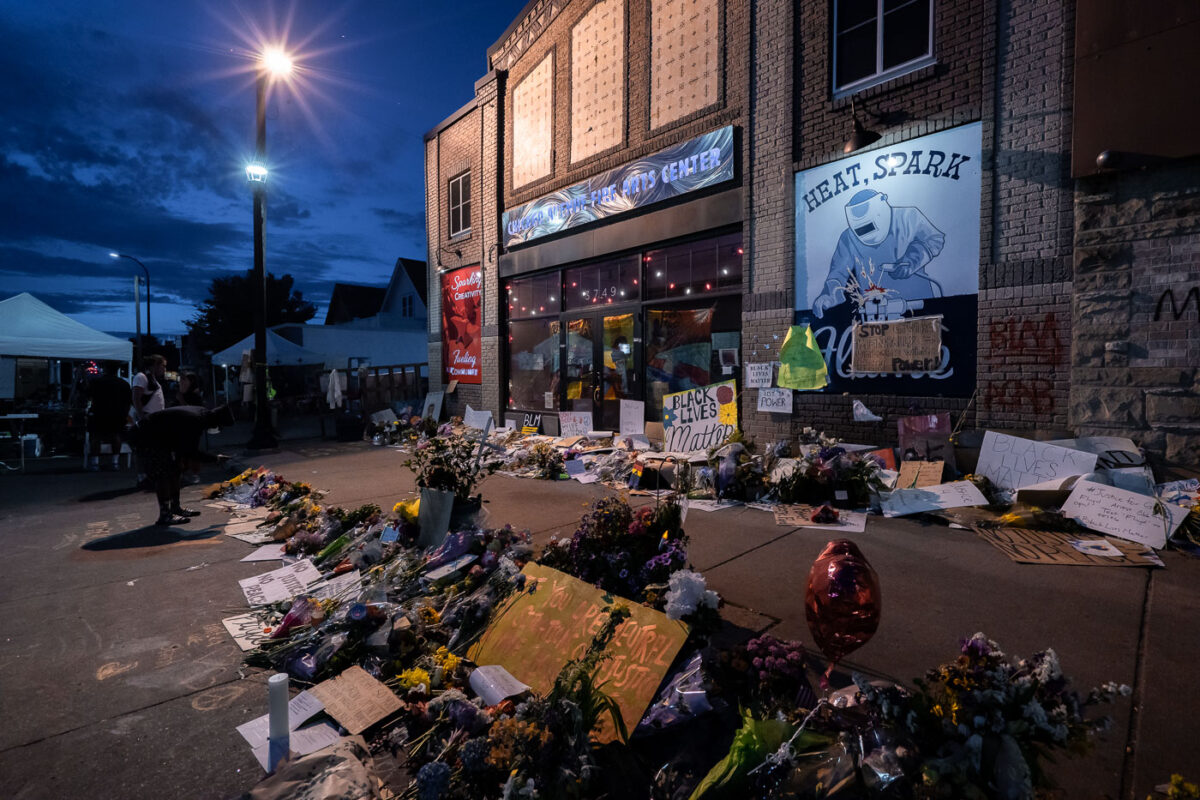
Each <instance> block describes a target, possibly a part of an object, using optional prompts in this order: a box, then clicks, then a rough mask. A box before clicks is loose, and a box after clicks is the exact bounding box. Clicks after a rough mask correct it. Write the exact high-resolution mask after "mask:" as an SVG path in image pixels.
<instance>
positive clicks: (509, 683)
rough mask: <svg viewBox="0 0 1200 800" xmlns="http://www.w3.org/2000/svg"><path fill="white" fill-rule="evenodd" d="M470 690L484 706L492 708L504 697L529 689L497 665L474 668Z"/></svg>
mask: <svg viewBox="0 0 1200 800" xmlns="http://www.w3.org/2000/svg"><path fill="white" fill-rule="evenodd" d="M470 683H471V689H472V690H474V692H475V694H477V695H479V696H480V697H481V698H483V704H484V705H485V706H494V705H496V704H497V703H499V702H500V701H501V700H503V699H504V698H506V697H512V696H514V695H518V694H521V693H522V692H527V691H529V687H528V686H526V685H525V684H523V683H521V682H520V681H519V680H517V679H516V678H514V677H513V676H512V675H510V674H509V672H508V670H506V669H505V668H504V667H502V666H500V665H499V664H486V665H484V666H480V667H476V668H475V671H474V672H472V673H471V678H470Z"/></svg>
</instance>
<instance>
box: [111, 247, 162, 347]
mask: <svg viewBox="0 0 1200 800" xmlns="http://www.w3.org/2000/svg"><path fill="white" fill-rule="evenodd" d="M108 255H109V257H110V258H128V259H129V260H130V261H132V262H133V263H135V264H137V265H138V266H139V267H141V268H142V272H144V273H146V338H147V339H151V338H153V335H152V334H151V333H150V270H148V269H146V265H145V264H143V263H142V262H141V261H139V260H138V259H136V258H134V257H133V256H131V255H127V254H125V253H109V254H108ZM143 344H144V342H142V336H141V332H140V331H139V332H138V356H139V361H140V356H141V355H143V354H144V353H143V350H144V348H143Z"/></svg>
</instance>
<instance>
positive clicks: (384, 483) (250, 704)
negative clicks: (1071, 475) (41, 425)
mask: <svg viewBox="0 0 1200 800" xmlns="http://www.w3.org/2000/svg"><path fill="white" fill-rule="evenodd" d="M290 433H291V434H292V436H304V437H307V436H309V435H311V434H312V433H314V431H312V430H309V429H308V428H304V427H293V428H292V430H291V431H290ZM248 438H249V435H248V430H245V426H241V427H240V428H235V429H233V430H232V431H230V432H227V433H226V434H224V435H222V436H221V437H215V438H214V440H213V442H212V446H213V449H214V450H223V451H225V452H231V453H234V452H237V451H238V450H239V449H240V448H238V447H237V446H236V445H237V444H238V443H241V442H245V441H246V440H247V439H248ZM403 460H404V457H403V455H402V454H400V453H398V452H397V451H395V450H393V449H391V448H388V447H372V446H370V445H368V444H365V443H361V442H351V443H338V442H332V441H323V440H320V439H317V438H289V437H285V439H284V441H283V442H282V444H281V446H280V449H279V450H278V451H276V452H271V453H261V454H257V455H256V456H255V457H254V458H253V460H252V461H251V460H248V459H245V458H242V459H241V463H240V464H239V463H238V462H236V461H235V462H234V464H233V465H232V466H231V467H230V468H231V469H232V468H234V467H238V468H240V467H241V466H248V465H250V464H251V463H254V464H258V463H261V464H266V465H267V466H269V467H271V468H273V469H275V470H277V471H278V472H280V473H281V474H283V475H284V476H286V477H288V478H290V479H293V480H305V481H308V482H310V483H312V484H313V485H314V486H316V487H318V488H320V489H323V490H325V491H326V492H327V502H328V503H331V504H334V505H339V506H343V507H351V508H352V507H355V506H358V505H361V504H363V503H376V504H378V505H380V506H382V507H385V508H387V507H390V506H391V505H392V504H393V503H395V502H396V501H397V500H399V499H402V498H405V497H408V496H411V495H412V494H413V493H414V492H415V486H414V484H413V480H412V475H411V473H409V472H408V471H407V470H405V469H404V468H403V467H402V462H403ZM205 477H206V479H211V480H216V479H219V478H220V477H222V474H221V473H220V472H217V471H216V470H215V468H214V470H210V471H209V472H208V473H206V475H205ZM132 483H133V478H132V473H130V472H128V471H125V472H116V473H110V472H100V473H88V472H83V471H82V470H81V469H80V464H79V462H78V460H59V461H49V462H37V463H33V464H31V465H30V468H29V471H28V472H27V473H25V474H19V473H12V472H7V471H6V472H4V474H0V547H2V548H3V549H2V552H3V555H4V560H3V564H4V566H3V572H2V573H0V575H2V576H3V580H0V620H3V623H4V624H3V628H2V629H0V720H3V721H4V724H3V726H0V796H3V797H6V798H14V800H15V799H17V798H20V799H21V800H26V799H32V798H75V797H88V798H91V797H96V796H101V797H121V798H128V799H129V800H135V799H136V798H155V799H157V798H162V797H183V796H187V797H197V798H208V797H212V798H227V797H234V796H237V795H238V794H240V793H241V792H244V791H247V790H248V789H250V788H251V787H252V786H253V785H254V784H255V783H256V782H258V781H259V780H260V779H261V778H262V777H263V773H262V770H261V769H260V767H259V766H258V764H257V762H256V761H255V760H254V758H253V757H252V756H251V754H250V750H249V748H248V747H247V746H246V744H245V742H244V741H243V740H242V738H241V737H240V736H239V735H238V734H237V732H236V731H235V730H234V729H235V727H236V726H237V725H239V724H241V723H243V722H246V721H247V720H250V719H252V718H254V717H256V716H259V715H261V714H263V713H265V712H266V707H267V706H266V698H267V695H266V673H263V672H261V671H259V670H255V669H249V668H246V667H244V666H242V664H241V655H242V654H241V652H240V651H239V650H238V648H237V647H236V646H235V645H234V643H233V641H232V639H230V637H229V636H228V635H227V634H226V632H225V630H224V628H223V627H222V626H221V619H222V618H223V617H227V616H232V615H234V614H236V613H241V612H242V611H244V598H243V596H242V594H241V591H240V590H239V588H238V584H237V581H238V579H240V578H245V577H249V576H251V575H255V574H258V573H260V572H263V571H264V569H265V567H269V566H271V565H263V564H253V563H241V562H240V559H241V558H242V557H243V556H245V555H246V554H247V553H249V552H250V551H251V550H252V548H251V547H250V546H249V545H246V544H244V543H243V542H240V541H238V540H236V539H232V538H230V537H227V536H224V535H222V533H221V525H222V524H223V522H224V519H225V517H224V515H222V514H221V513H220V512H218V511H215V510H213V509H209V508H204V509H203V514H202V515H201V516H200V517H198V518H197V519H195V520H194V521H193V522H192V523H191V524H190V525H186V526H179V527H176V528H171V529H168V530H166V531H163V530H160V529H157V528H154V527H152V526H151V523H152V522H153V520H154V517H155V515H156V513H157V509H156V506H155V502H154V498H153V495H151V494H148V493H143V492H140V491H136V490H134V489H133V488H132ZM482 492H483V496H484V499H485V510H486V513H487V517H488V524H491V525H497V526H498V525H502V524H504V523H511V524H513V525H514V526H516V527H518V528H528V529H529V530H531V531H532V533H533V536H534V539H535V542H536V543H539V544H541V543H544V542H546V541H548V540H549V539H550V537H551V536H554V535H556V534H557V535H570V534H571V533H572V532H573V531H574V529H575V526H576V523H577V521H578V519H579V517H580V515H581V514H583V513H584V511H585V509H586V507H587V505H588V504H589V503H590V502H591V501H592V500H594V499H595V498H598V497H602V496H604V495H606V494H608V493H610V490H608V489H606V488H604V487H601V486H598V485H595V484H593V485H586V486H585V485H581V484H578V483H576V482H574V481H564V482H558V483H548V482H544V481H535V480H520V479H514V478H509V477H506V476H501V475H495V476H492V477H490V478H488V479H487V480H486V481H485V482H484V483H483V485H482ZM199 494H200V488H199V487H192V488H188V489H185V490H184V493H183V497H184V504H185V505H189V504H190V505H192V506H194V507H197V508H201V507H202V503H200V501H199ZM635 500H636V502H637V503H644V502H653V500H647V499H646V498H635ZM685 527H686V529H687V532H688V535H689V536H690V538H691V545H690V548H689V555H690V558H691V561H692V563H693V565H694V566H695V568H697V569H699V570H700V571H702V572H703V573H704V575H705V576H706V578H707V579H708V584H709V588H712V589H715V590H716V591H717V592H718V593H719V594H720V595H721V597H722V598H723V599H724V601H725V605H724V606H723V608H722V615H723V616H724V617H725V618H726V620H727V621H728V622H729V623H730V624H731V625H732V626H736V627H737V628H740V629H744V630H745V631H747V632H748V631H753V632H761V631H770V632H771V633H773V634H774V635H776V636H779V637H781V638H797V639H800V640H801V641H804V642H805V643H807V644H810V646H811V641H812V639H811V636H810V635H809V633H808V630H807V627H806V625H805V622H804V612H803V605H802V601H803V595H804V588H805V580H806V577H807V574H808V570H809V566H810V565H811V563H812V561H813V559H814V558H815V557H816V556H817V554H818V553H819V552H820V550H821V549H822V547H823V546H824V545H825V543H826V541H827V539H828V537H827V536H826V535H825V534H823V533H821V532H819V531H811V530H805V529H794V528H788V527H783V526H777V525H776V524H775V521H774V518H773V517H772V515H771V514H769V513H766V512H761V511H757V510H753V509H747V508H744V507H742V508H733V509H726V510H721V511H717V512H713V513H705V512H702V511H698V510H692V511H690V512H689V515H688V519H687V523H686V526H685ZM850 538H852V539H854V540H855V541H856V542H857V543H858V544H859V546H860V547H861V549H862V550H863V552H864V554H865V555H866V556H867V558H868V560H869V561H870V562H871V564H872V565H873V566H874V568H875V570H876V572H877V573H878V575H879V580H880V584H881V587H882V597H883V618H882V622H881V624H880V627H879V631H878V633H877V634H876V635H875V637H874V638H873V639H872V640H871V641H870V642H869V643H867V644H866V645H865V646H863V647H862V648H861V649H860V650H858V651H856V652H855V653H853V654H852V655H851V656H850V657H849V658H848V659H847V661H846V662H845V664H844V666H845V667H846V668H847V669H859V670H862V671H865V672H868V673H870V674H874V675H879V676H884V677H890V678H893V679H896V680H899V681H902V682H908V681H910V680H911V679H912V678H914V677H918V676H921V675H922V674H923V673H924V671H925V670H926V669H928V668H930V667H933V666H935V665H937V664H939V663H941V662H943V661H949V660H952V659H953V658H954V657H955V655H956V654H957V649H958V645H959V640H960V639H961V638H963V637H966V636H970V635H971V634H973V633H975V632H976V631H983V632H985V633H986V634H987V635H988V636H990V637H991V638H993V639H995V640H996V641H998V642H999V643H1000V645H1001V647H1002V648H1003V649H1004V650H1005V651H1006V652H1009V653H1013V654H1020V655H1031V654H1033V653H1034V652H1036V651H1039V650H1042V649H1045V648H1047V647H1053V648H1054V649H1055V651H1056V652H1057V653H1058V655H1059V657H1060V659H1061V662H1062V665H1063V669H1064V671H1065V672H1066V673H1067V674H1068V675H1070V676H1071V677H1072V678H1073V680H1074V685H1075V686H1076V687H1077V688H1078V689H1080V690H1081V691H1084V692H1086V690H1087V689H1089V688H1090V687H1092V686H1095V685H1097V684H1099V683H1102V682H1105V681H1108V680H1115V681H1118V682H1122V683H1127V684H1129V685H1130V686H1133V687H1134V695H1133V697H1132V698H1127V699H1124V700H1121V701H1120V702H1118V703H1117V704H1116V705H1115V706H1114V707H1112V708H1111V709H1110V711H1111V713H1112V715H1113V717H1114V724H1113V727H1112V728H1111V730H1110V731H1109V733H1108V734H1107V735H1106V737H1105V738H1104V739H1102V740H1101V741H1100V742H1099V744H1098V746H1097V748H1096V749H1095V751H1094V752H1093V753H1092V754H1091V755H1090V756H1088V757H1086V758H1080V759H1071V758H1065V757H1064V758H1062V759H1060V761H1059V763H1058V764H1056V765H1051V768H1050V774H1051V775H1052V776H1054V777H1055V778H1056V779H1057V780H1058V782H1059V784H1060V785H1061V786H1062V787H1063V788H1064V789H1065V796H1066V797H1071V798H1076V797H1078V798H1120V800H1135V799H1136V800H1142V799H1143V798H1145V797H1146V796H1147V795H1148V794H1150V793H1151V792H1152V790H1153V787H1154V786H1155V785H1157V784H1160V783H1164V782H1166V780H1167V779H1168V777H1169V775H1170V774H1171V773H1172V772H1179V771H1184V772H1185V773H1188V774H1190V775H1191V776H1192V779H1193V780H1195V777H1194V776H1195V774H1196V767H1195V765H1196V764H1197V763H1198V762H1197V758H1196V756H1195V755H1194V751H1193V749H1192V748H1193V742H1192V741H1191V739H1190V735H1191V733H1192V732H1193V726H1194V724H1195V721H1194V718H1195V716H1196V712H1197V710H1198V709H1200V685H1198V683H1197V681H1196V680H1195V675H1196V664H1197V663H1200V625H1198V624H1197V622H1198V621H1200V595H1198V593H1197V590H1196V583H1197V577H1198V576H1200V561H1197V560H1194V559H1189V558H1187V557H1186V556H1183V555H1181V554H1179V553H1175V552H1164V553H1162V557H1163V560H1164V561H1165V562H1166V565H1167V568H1166V569H1165V570H1153V571H1151V570H1147V569H1143V568H1087V567H1056V566H1043V565H1038V566H1034V565H1021V564H1016V563H1013V562H1012V561H1010V560H1009V559H1008V558H1007V557H1006V556H1004V555H1003V554H1001V553H1000V552H999V551H998V550H995V549H994V548H993V547H992V546H990V545H989V544H987V543H985V542H983V541H982V540H980V539H978V538H977V537H975V536H974V535H973V534H971V533H969V532H967V531H960V530H951V529H949V528H946V527H942V526H937V525H922V524H920V523H918V522H915V521H912V520H905V519H887V520H885V519H882V518H878V517H873V518H871V519H870V520H869V521H868V525H867V529H866V532H865V533H863V534H859V535H854V536H851V537H850Z"/></svg>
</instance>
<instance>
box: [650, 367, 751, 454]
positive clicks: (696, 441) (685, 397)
mask: <svg viewBox="0 0 1200 800" xmlns="http://www.w3.org/2000/svg"><path fill="white" fill-rule="evenodd" d="M737 424H738V413H737V385H736V383H735V382H734V381H723V382H721V383H714V384H711V385H709V386H701V387H699V388H697V389H688V390H687V391H683V392H675V393H674V394H665V395H663V431H664V434H665V436H666V444H665V445H664V447H663V449H664V450H666V451H667V452H672V453H690V452H692V451H694V450H707V449H709V448H711V447H716V446H717V445H720V444H723V443H724V442H725V440H726V439H728V438H729V437H730V436H731V435H732V434H733V432H734V431H736V430H737Z"/></svg>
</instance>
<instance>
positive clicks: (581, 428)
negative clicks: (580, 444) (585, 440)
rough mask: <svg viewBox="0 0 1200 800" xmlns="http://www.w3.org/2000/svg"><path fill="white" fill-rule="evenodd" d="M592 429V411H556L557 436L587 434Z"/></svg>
mask: <svg viewBox="0 0 1200 800" xmlns="http://www.w3.org/2000/svg"><path fill="white" fill-rule="evenodd" d="M591 429H592V412H590V411H560V412H558V435H559V436H563V437H566V436H587V435H588V431H590V430H591Z"/></svg>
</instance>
